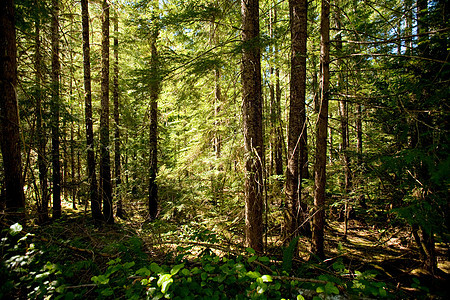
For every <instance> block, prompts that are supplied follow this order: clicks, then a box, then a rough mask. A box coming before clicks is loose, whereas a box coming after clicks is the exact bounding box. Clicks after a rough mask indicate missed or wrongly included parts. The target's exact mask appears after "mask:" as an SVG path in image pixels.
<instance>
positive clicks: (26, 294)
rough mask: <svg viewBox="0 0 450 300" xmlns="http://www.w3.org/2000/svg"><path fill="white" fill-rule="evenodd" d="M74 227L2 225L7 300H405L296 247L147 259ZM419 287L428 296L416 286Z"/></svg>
mask: <svg viewBox="0 0 450 300" xmlns="http://www.w3.org/2000/svg"><path fill="white" fill-rule="evenodd" d="M74 224H77V221H75V222H74V221H73V220H72V221H70V220H61V221H58V222H56V223H54V224H51V225H48V226H46V228H44V229H41V228H39V229H36V230H35V232H34V233H25V231H24V230H23V228H22V226H21V225H20V224H17V223H16V224H13V225H11V226H10V227H6V226H4V227H6V228H4V229H3V230H2V233H1V237H2V239H1V245H0V247H1V265H0V281H1V282H2V285H1V288H0V298H1V299H10V298H11V299H12V298H17V299H21V298H22V299H26V298H27V299H86V298H87V299H165V298H167V299H333V298H334V299H344V298H345V299H352V298H354V299H360V298H363V297H364V298H402V295H401V294H398V292H396V291H394V288H393V287H392V286H390V284H389V283H387V282H384V281H382V280H380V279H379V276H378V275H379V274H378V271H376V270H372V269H369V270H365V271H351V270H349V267H348V266H346V265H345V264H344V262H343V260H342V259H336V260H334V261H332V262H328V263H324V262H314V263H313V262H301V263H300V262H299V261H297V260H295V259H294V255H293V251H294V248H295V247H293V244H291V245H290V246H289V247H286V248H285V249H284V251H283V257H282V258H281V257H278V256H271V255H263V254H258V253H256V252H255V251H254V250H253V249H251V248H247V249H246V250H245V251H244V252H242V253H231V252H230V253H226V252H224V251H223V250H222V251H221V252H220V253H219V254H218V253H216V252H215V251H214V249H213V248H212V247H208V246H202V247H200V248H199V246H198V243H197V244H195V243H193V244H192V245H189V243H187V244H186V245H185V246H178V247H176V249H175V250H173V251H172V250H170V251H169V250H168V252H167V253H165V259H161V258H160V257H159V258H158V257H151V256H149V255H148V253H145V252H144V250H145V249H144V247H143V243H142V241H141V239H140V238H139V237H138V236H137V235H133V234H131V232H130V231H129V230H126V229H124V228H123V227H121V225H114V226H109V227H104V228H96V227H94V226H93V225H89V224H85V227H81V226H78V227H77V226H74ZM78 225H79V221H78ZM77 228H78V229H77ZM80 228H83V229H82V230H81V229H80ZM82 231H84V232H85V233H84V234H82ZM86 231H89V234H86ZM49 233H51V236H48V234H49ZM46 235H47V237H46ZM118 237H120V238H118ZM187 237H188V238H191V239H192V240H197V241H198V240H202V241H206V242H208V243H209V244H210V245H214V243H217V241H218V240H219V239H218V237H217V236H216V235H215V234H214V232H212V231H209V230H206V229H205V230H200V231H195V232H194V233H192V234H191V236H187ZM296 242H297V241H296V240H294V241H293V243H296ZM194 248H195V249H194ZM199 249H200V250H199ZM169 252H170V253H169ZM193 253H195V255H193ZM413 285H414V286H413V287H414V288H416V289H417V290H420V291H421V292H422V294H421V295H422V296H424V297H425V296H426V295H427V293H428V290H427V288H426V287H423V286H421V284H420V281H418V279H415V280H414V281H413ZM339 297H340V298H339Z"/></svg>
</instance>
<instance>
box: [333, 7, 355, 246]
mask: <svg viewBox="0 0 450 300" xmlns="http://www.w3.org/2000/svg"><path fill="white" fill-rule="evenodd" d="M335 22H336V28H337V30H338V33H337V34H336V37H335V41H336V42H335V47H336V52H337V56H338V57H340V56H342V36H341V32H340V30H341V11H340V6H339V1H336V11H335ZM336 66H337V69H338V89H339V92H340V93H341V94H348V93H347V92H345V93H344V92H343V91H344V89H345V87H344V85H345V83H344V78H343V72H344V70H343V64H342V60H341V59H340V58H338V59H337V60H336ZM339 120H340V125H341V145H340V157H341V159H342V164H343V165H344V168H343V169H344V186H343V187H344V193H345V195H346V198H345V199H344V201H345V203H344V237H343V238H344V239H346V238H347V230H348V210H349V199H348V193H349V192H350V188H351V171H350V156H349V155H348V146H349V131H348V107H347V99H345V98H341V99H340V100H339Z"/></svg>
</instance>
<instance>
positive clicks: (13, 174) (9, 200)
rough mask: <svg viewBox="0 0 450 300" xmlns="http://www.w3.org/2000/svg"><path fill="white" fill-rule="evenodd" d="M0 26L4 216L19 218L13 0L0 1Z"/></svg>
mask: <svg viewBox="0 0 450 300" xmlns="http://www.w3.org/2000/svg"><path fill="white" fill-rule="evenodd" d="M0 24H2V25H1V26H0V91H1V93H0V130H1V133H0V137H2V138H1V139H0V140H1V150H2V157H3V167H4V172H5V181H4V189H5V191H4V192H5V194H4V197H5V202H6V210H7V213H11V214H14V215H15V217H16V218H17V219H20V218H21V217H24V213H25V211H24V208H25V196H24V192H23V179H22V162H21V154H20V132H19V128H20V124H19V110H18V107H17V96H16V89H17V47H16V30H15V10H14V1H13V0H3V1H1V4H0ZM3 137H7V138H3Z"/></svg>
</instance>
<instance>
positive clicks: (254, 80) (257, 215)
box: [241, 0, 264, 252]
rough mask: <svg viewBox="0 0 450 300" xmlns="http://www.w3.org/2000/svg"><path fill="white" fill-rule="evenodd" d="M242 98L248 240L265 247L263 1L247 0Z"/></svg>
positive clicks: (258, 248) (243, 9) (243, 6)
mask: <svg viewBox="0 0 450 300" xmlns="http://www.w3.org/2000/svg"><path fill="white" fill-rule="evenodd" d="M241 12H242V40H243V44H244V45H243V53H242V98H243V101H242V102H243V105H242V110H243V127H244V142H245V155H246V157H245V159H246V162H245V170H246V176H245V242H246V245H247V246H248V247H251V248H253V249H255V250H256V251H258V252H261V251H263V239H262V238H263V222H262V213H263V184H262V182H263V176H262V162H263V157H264V155H263V153H264V149H263V135H262V97H261V51H260V48H259V47H260V45H259V1H258V0H248V1H245V0H243V1H242V2H241Z"/></svg>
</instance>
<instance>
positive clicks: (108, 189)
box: [100, 0, 114, 224]
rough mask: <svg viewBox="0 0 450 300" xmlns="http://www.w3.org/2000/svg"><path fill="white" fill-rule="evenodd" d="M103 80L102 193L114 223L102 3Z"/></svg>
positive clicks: (106, 21)
mask: <svg viewBox="0 0 450 300" xmlns="http://www.w3.org/2000/svg"><path fill="white" fill-rule="evenodd" d="M102 10H103V13H102V79H101V94H102V98H101V107H102V111H101V115H100V155H101V157H100V191H101V196H102V200H103V216H104V218H105V221H106V222H107V223H110V224H112V223H114V216H113V206H112V185H111V163H110V154H109V3H108V1H107V0H103V2H102Z"/></svg>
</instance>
